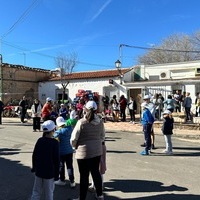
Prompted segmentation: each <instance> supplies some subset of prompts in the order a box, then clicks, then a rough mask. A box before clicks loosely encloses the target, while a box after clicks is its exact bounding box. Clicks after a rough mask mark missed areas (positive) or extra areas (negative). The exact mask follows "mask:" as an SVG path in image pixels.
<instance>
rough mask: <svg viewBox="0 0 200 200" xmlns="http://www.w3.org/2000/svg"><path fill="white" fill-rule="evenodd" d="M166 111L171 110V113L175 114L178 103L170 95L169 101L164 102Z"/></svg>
mask: <svg viewBox="0 0 200 200" xmlns="http://www.w3.org/2000/svg"><path fill="white" fill-rule="evenodd" d="M163 104H164V107H165V109H167V110H169V111H170V112H171V113H173V112H174V109H175V104H176V101H175V99H173V98H172V95H170V94H169V95H168V96H167V99H166V100H164V101H163Z"/></svg>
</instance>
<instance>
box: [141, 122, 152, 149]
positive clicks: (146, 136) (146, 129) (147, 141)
mask: <svg viewBox="0 0 200 200" xmlns="http://www.w3.org/2000/svg"><path fill="white" fill-rule="evenodd" d="M151 129H152V124H143V132H144V139H145V144H146V145H145V151H146V152H148V150H150V149H151Z"/></svg>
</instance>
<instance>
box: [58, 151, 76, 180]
mask: <svg viewBox="0 0 200 200" xmlns="http://www.w3.org/2000/svg"><path fill="white" fill-rule="evenodd" d="M60 162H61V163H60V164H61V166H60V180H61V181H64V180H65V164H66V167H67V173H68V176H69V180H70V182H74V168H73V153H69V154H66V155H61V156H60Z"/></svg>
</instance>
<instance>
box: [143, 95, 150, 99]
mask: <svg viewBox="0 0 200 200" xmlns="http://www.w3.org/2000/svg"><path fill="white" fill-rule="evenodd" d="M143 99H144V100H145V99H151V97H150V96H149V95H148V94H147V95H144V97H143Z"/></svg>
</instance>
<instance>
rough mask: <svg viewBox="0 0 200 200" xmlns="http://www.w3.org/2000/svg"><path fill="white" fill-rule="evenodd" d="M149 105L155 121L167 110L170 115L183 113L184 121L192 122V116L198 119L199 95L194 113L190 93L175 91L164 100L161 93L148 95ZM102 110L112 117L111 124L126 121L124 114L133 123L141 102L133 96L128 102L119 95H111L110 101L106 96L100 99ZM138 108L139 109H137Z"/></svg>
mask: <svg viewBox="0 0 200 200" xmlns="http://www.w3.org/2000/svg"><path fill="white" fill-rule="evenodd" d="M149 97H150V99H149V100H150V101H149V102H151V105H153V112H154V113H153V115H154V117H155V119H156V120H160V119H162V118H163V115H162V113H163V112H164V111H165V110H166V109H167V110H170V111H171V112H172V113H184V114H185V121H186V122H187V121H192V118H193V116H195V117H200V94H199V93H197V94H196V99H195V102H194V104H195V111H192V110H191V108H192V103H193V102H192V99H191V97H190V92H183V93H182V94H181V92H180V91H179V90H177V91H176V92H175V93H174V94H169V95H168V96H167V98H166V99H164V97H163V95H162V94H161V93H156V94H154V95H152V94H150V95H149ZM102 101H103V105H104V109H103V115H104V116H105V117H106V116H108V115H109V116H112V121H113V122H118V121H122V122H125V121H127V118H126V113H128V114H129V116H130V121H129V122H130V123H133V124H134V123H135V115H136V113H137V114H138V112H140V114H141V112H142V109H140V106H141V103H142V102H141V101H137V100H136V98H134V97H133V96H130V97H129V100H128V99H127V98H125V96H124V95H121V96H120V97H119V99H118V98H117V96H116V95H113V97H112V98H111V100H110V99H109V97H108V96H104V97H103V98H102ZM138 108H139V109H138ZM138 110H139V111H138Z"/></svg>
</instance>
